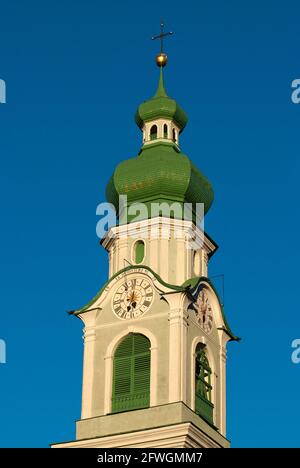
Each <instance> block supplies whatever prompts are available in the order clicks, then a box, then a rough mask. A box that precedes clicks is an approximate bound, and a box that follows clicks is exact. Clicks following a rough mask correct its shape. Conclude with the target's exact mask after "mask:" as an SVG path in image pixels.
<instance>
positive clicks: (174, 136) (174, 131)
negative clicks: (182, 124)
mask: <svg viewBox="0 0 300 468" xmlns="http://www.w3.org/2000/svg"><path fill="white" fill-rule="evenodd" d="M172 135H173V141H174V142H175V143H176V130H175V128H173V131H172Z"/></svg>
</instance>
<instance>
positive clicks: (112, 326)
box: [52, 31, 238, 448]
mask: <svg viewBox="0 0 300 468" xmlns="http://www.w3.org/2000/svg"><path fill="white" fill-rule="evenodd" d="M164 36H165V34H164V33H163V31H162V32H161V35H160V36H159V38H160V39H162V37H164ZM156 62H157V65H158V66H159V70H160V74H159V82H158V87H157V91H156V93H155V95H154V96H153V97H152V98H151V99H149V100H147V101H145V102H143V103H142V104H141V105H140V106H139V107H138V109H137V112H136V115H135V120H136V123H137V125H138V127H139V129H140V130H141V134H142V146H141V149H140V151H139V153H138V155H137V156H136V157H133V158H130V159H127V160H125V161H123V162H120V164H119V165H118V166H117V167H116V169H115V171H114V173H113V175H112V176H111V178H110V180H109V182H108V185H107V190H106V196H107V200H108V201H109V202H110V203H111V204H112V205H113V206H114V207H115V209H116V212H117V215H118V223H117V225H116V226H113V227H111V228H110V230H109V232H107V233H106V235H105V236H104V238H103V239H102V241H101V244H102V247H103V248H105V249H106V251H107V252H108V261H109V278H108V279H107V282H106V283H105V284H104V285H103V286H102V288H101V289H100V291H99V292H98V293H97V294H96V296H95V297H94V298H93V299H92V300H91V301H90V302H89V303H88V304H87V305H86V306H84V307H83V308H81V309H79V310H76V311H74V312H73V315H75V316H77V317H79V318H80V319H81V320H82V322H83V325H84V364H83V386H82V411H81V419H80V420H79V421H77V423H76V440H74V441H71V442H66V443H61V444H55V445H53V446H52V447H55V448H63V447H97V448H102V447H103V448H109V447H124V448H125V447H159V448H163V447H178V448H180V447H186V448H191V447H229V441H228V439H227V438H226V345H227V343H228V342H229V341H232V340H238V338H237V337H236V336H235V335H234V334H233V333H232V331H231V329H230V328H229V325H228V322H227V320H226V318H225V314H224V309H223V306H222V303H221V301H220V299H219V297H218V293H217V291H216V289H215V287H214V285H213V283H212V281H211V280H210V278H209V273H208V264H209V260H210V258H211V257H212V255H214V253H215V251H216V250H217V245H216V243H215V242H214V241H213V240H212V239H211V238H210V237H209V236H208V235H207V234H206V233H205V231H204V230H203V228H202V227H201V223H200V224H199V220H200V221H201V220H202V217H203V216H204V215H205V214H206V213H207V212H208V210H209V209H210V207H211V204H212V202H213V196H214V195H213V188H212V185H211V183H210V182H209V181H208V179H207V178H206V177H205V176H204V175H203V174H202V173H201V172H200V171H199V170H198V169H197V167H196V166H195V165H194V164H193V163H192V161H191V160H190V159H189V157H188V156H186V155H185V154H184V153H182V151H181V148H180V135H181V133H182V131H183V130H184V128H185V126H186V124H187V120H188V118H187V115H186V113H185V112H184V110H183V109H182V108H181V107H180V106H179V104H178V103H177V102H176V100H174V99H172V98H170V97H169V96H168V94H167V92H166V90H165V85H164V72H163V70H164V66H165V65H166V63H167V56H166V55H165V54H164V53H163V50H162V49H161V53H160V54H159V55H158V56H157V58H156ZM120 196H122V199H123V200H125V202H123V203H122V204H121V205H120V203H119V200H120ZM198 206H201V207H202V215H200V217H199V214H198V212H197V207H198ZM187 214H188V216H187ZM137 215H138V216H137Z"/></svg>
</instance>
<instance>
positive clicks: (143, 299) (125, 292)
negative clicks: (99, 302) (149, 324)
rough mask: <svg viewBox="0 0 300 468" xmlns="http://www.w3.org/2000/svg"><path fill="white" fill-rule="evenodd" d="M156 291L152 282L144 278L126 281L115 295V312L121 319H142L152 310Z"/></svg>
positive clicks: (113, 303)
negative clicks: (142, 316)
mask: <svg viewBox="0 0 300 468" xmlns="http://www.w3.org/2000/svg"><path fill="white" fill-rule="evenodd" d="M153 297H154V291H153V288H152V286H151V284H150V282H149V281H148V280H146V279H144V278H133V279H128V280H125V281H124V283H123V284H122V285H121V286H120V287H119V288H118V289H117V291H116V292H115V294H114V297H113V301H112V306H113V311H114V313H115V314H116V316H117V317H119V318H120V319H123V320H126V319H133V318H137V317H140V316H141V315H143V314H144V313H145V312H147V310H148V309H149V308H150V306H151V304H152V301H153Z"/></svg>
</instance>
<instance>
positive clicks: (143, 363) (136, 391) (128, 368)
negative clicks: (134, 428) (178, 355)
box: [112, 333, 150, 413]
mask: <svg viewBox="0 0 300 468" xmlns="http://www.w3.org/2000/svg"><path fill="white" fill-rule="evenodd" d="M149 404H150V341H149V340H148V338H147V337H146V336H144V335H140V334H138V333H130V334H129V335H127V336H126V337H125V338H124V339H123V340H122V341H121V343H120V344H119V346H118V347H117V349H116V351H115V355H114V364H113V394H112V412H113V413H119V412H121V411H129V410H133V409H139V408H147V407H149Z"/></svg>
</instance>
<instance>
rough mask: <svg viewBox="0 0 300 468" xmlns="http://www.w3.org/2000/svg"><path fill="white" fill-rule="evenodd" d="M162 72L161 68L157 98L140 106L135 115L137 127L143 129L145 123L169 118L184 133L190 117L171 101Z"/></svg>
mask: <svg viewBox="0 0 300 468" xmlns="http://www.w3.org/2000/svg"><path fill="white" fill-rule="evenodd" d="M162 70H163V69H162V68H161V69H160V78H159V83H158V88H157V91H156V94H155V96H154V97H153V98H151V99H148V100H147V101H144V102H143V103H142V104H140V106H139V107H138V110H137V112H136V114H135V121H136V123H137V125H138V126H139V127H140V128H142V127H143V125H144V123H145V122H149V121H151V120H154V119H159V118H167V119H171V120H173V121H174V122H175V123H176V124H177V125H178V127H179V128H180V130H181V131H182V130H183V129H184V127H185V126H186V124H187V121H188V117H187V115H186V113H185V112H184V110H183V109H182V108H181V107H180V106H179V104H178V103H177V102H176V101H175V99H171V98H170V97H169V96H168V95H167V93H166V91H165V88H164V82H163V71H162Z"/></svg>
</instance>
